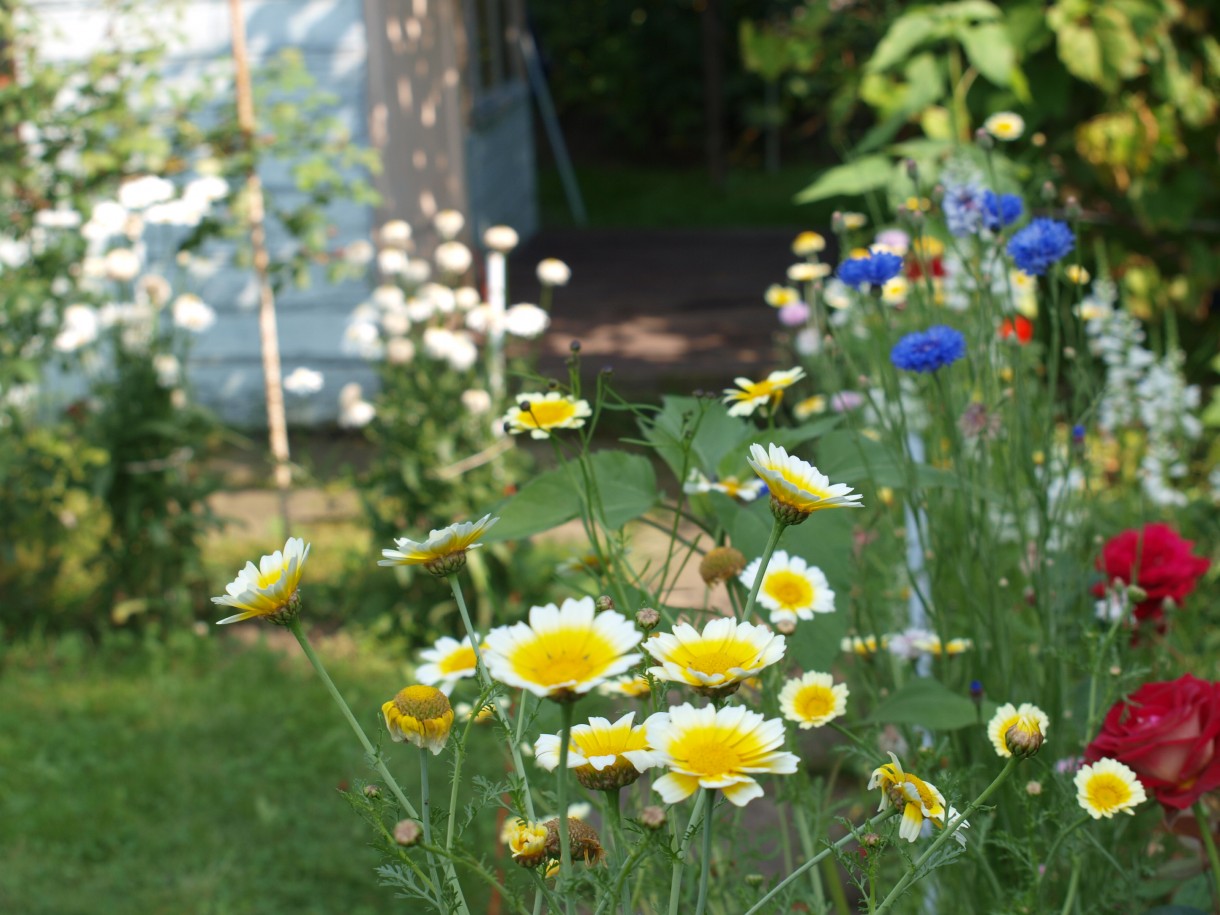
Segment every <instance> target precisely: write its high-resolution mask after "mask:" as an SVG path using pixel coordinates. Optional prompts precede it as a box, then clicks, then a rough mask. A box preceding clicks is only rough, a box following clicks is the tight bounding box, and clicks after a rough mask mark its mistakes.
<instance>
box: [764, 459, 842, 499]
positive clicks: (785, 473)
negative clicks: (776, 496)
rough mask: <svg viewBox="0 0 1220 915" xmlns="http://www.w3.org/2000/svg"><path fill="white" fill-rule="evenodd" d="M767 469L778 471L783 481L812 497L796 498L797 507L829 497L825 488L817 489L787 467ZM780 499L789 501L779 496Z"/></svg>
mask: <svg viewBox="0 0 1220 915" xmlns="http://www.w3.org/2000/svg"><path fill="white" fill-rule="evenodd" d="M769 469H770V470H771V471H773V472H775V473H778V474H779V475H780V476H781V477H783V478H784V481H785V482H787V483H790V484H791V485H792V486H795V487H796V488H797V489H799V490H800V491H801V492H803V493H808V494H809V495H810V496H812V497H813V498H811V499H808V500H797V502H799V504H797V505H796V507H797V508H809V507H810V506H811V505H814V504H815V503H816V502H817V501H818V500H821V499H828V498H830V493H829V492H827V491H826V490H825V489H818V488H816V487H814V486H812V485H811V484H810V483H809V481H808V480H807V479H806V478H805V477H803V476H797V475H796V474H794V473H793V472H792V471H791V470H789V469H788V468H787V467H771V468H769ZM781 501H789V500H784V499H783V498H782V497H781Z"/></svg>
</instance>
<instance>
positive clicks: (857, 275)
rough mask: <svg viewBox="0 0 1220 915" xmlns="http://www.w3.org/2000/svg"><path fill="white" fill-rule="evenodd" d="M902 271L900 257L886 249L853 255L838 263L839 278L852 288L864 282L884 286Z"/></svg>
mask: <svg viewBox="0 0 1220 915" xmlns="http://www.w3.org/2000/svg"><path fill="white" fill-rule="evenodd" d="M901 272H902V258H901V257H899V256H898V255H897V254H890V253H889V252H888V251H875V252H873V253H872V254H870V255H869V256H868V257H853V258H850V259H848V260H845V261H843V263H841V264H839V279H841V280H842V281H843V282H844V283H846V284H847V285H848V286H850V287H851V288H852V289H859V288H860V287H861V286H862V285H864V284H865V283H868V284H869V285H870V286H884V285H885V284H886V283H887V282H889V281H890V280H892V279H893V278H894V277H896V276H897V275H898V274H900V273H901Z"/></svg>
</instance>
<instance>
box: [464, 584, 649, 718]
mask: <svg viewBox="0 0 1220 915" xmlns="http://www.w3.org/2000/svg"><path fill="white" fill-rule="evenodd" d="M641 638H642V636H641V634H640V631H639V630H638V629H636V628H635V626H633V625H632V624H631V623H630V622H628V621H627V619H626V618H624V617H623V616H622V614H620V613H619V612H618V611H616V610H607V611H605V612H604V613H596V612H595V608H594V603H593V598H591V597H582V598H581V599H580V600H573V599H572V598H568V599H567V600H565V601H564V602H563V606H562V607H557V606H555V605H554V604H547V605H546V606H543V607H531V608H530V616H529V623H524V622H519V623H514V624H513V625H511V626H499V627H497V628H495V629H493V630H492V631H491V632H490V633H489V634H488V636H487V653H486V654H485V655H484V656H483V662H484V663H485V664H486V665H487V670H488V672H489V673H490V674H491V676H492V678H493V679H496V680H499V681H500V682H501V683H504V684H506V685H507V686H515V687H518V688H520V689H527V690H529V691H530V692H531V693H533V694H534V695H535V696H542V697H543V698H549V699H554V700H555V701H557V702H567V701H572V700H574V699H576V698H578V697H579V696H580V695H582V694H584V693H587V692H588V691H589V690H591V689H593V688H594V687H595V686H597V685H598V684H600V683H604V682H605V681H606V680H608V679H610V678H611V677H616V676H618V675H619V674H622V673H625V672H626V671H627V669H628V668H630V667H631V666H632V665H633V664H635V662H636V661H638V660H639V659H640V657H641V655H639V654H638V653H635V652H632V650H631V649H633V648H635V647H636V646H637V645H639V643H640V639H641Z"/></svg>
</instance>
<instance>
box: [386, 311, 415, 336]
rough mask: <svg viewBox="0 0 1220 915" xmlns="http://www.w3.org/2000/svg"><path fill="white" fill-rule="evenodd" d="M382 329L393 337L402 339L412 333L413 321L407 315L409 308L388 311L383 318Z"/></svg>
mask: <svg viewBox="0 0 1220 915" xmlns="http://www.w3.org/2000/svg"><path fill="white" fill-rule="evenodd" d="M381 329H382V330H384V331H385V332H386V334H387V335H388V336H391V337H401V336H404V335H405V334H406V333H407V332H408V331H410V330H411V319H410V317H408V315H407V306H405V305H403V306H401V307H399V308H389V309H386V312H385V314H383V315H382V316H381Z"/></svg>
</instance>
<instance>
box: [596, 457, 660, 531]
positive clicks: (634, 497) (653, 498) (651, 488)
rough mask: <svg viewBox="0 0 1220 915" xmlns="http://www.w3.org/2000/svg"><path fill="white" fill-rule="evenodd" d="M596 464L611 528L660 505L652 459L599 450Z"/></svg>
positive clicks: (607, 519)
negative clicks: (657, 503)
mask: <svg viewBox="0 0 1220 915" xmlns="http://www.w3.org/2000/svg"><path fill="white" fill-rule="evenodd" d="M592 463H593V475H594V477H595V478H596V480H597V488H598V491H599V493H600V495H601V504H602V510H603V513H604V515H603V519H604V520H605V522H606V525H607V526H608V527H610V528H614V529H617V528H620V527H622V526H623V525H624V524H626V523H627V522H628V521H631V520H633V519H635V518H638V517H640V515H642V514H644V513H645V512H646V511H648V510H649V509H650V508H652V507H653V506H654V505H655V504H656V502H657V495H658V493H657V474H656V471H654V470H653V469H652V464H651V463H649V461H648V458H646V457H644V456H643V455H641V454H628V453H627V452H626V451H598V452H597V453H596V454H594V455H593V458H592Z"/></svg>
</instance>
